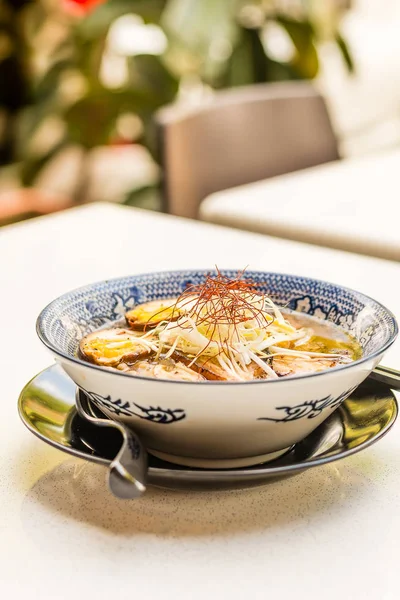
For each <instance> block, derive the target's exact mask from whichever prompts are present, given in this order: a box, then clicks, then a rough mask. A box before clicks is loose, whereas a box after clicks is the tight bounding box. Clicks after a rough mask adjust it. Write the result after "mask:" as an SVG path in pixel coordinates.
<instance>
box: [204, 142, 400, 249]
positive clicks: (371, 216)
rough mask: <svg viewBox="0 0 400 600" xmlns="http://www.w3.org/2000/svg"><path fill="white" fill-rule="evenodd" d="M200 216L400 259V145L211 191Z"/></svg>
mask: <svg viewBox="0 0 400 600" xmlns="http://www.w3.org/2000/svg"><path fill="white" fill-rule="evenodd" d="M200 218H201V219H202V220H204V221H209V222H211V223H219V224H222V225H228V226H230V227H238V228H239V229H245V230H248V231H254V232H258V233H266V234H268V235H276V236H279V237H283V238H287V239H292V240H297V241H301V242H307V243H313V244H318V245H321V246H328V247H332V248H338V249H341V250H350V251H353V252H359V253H362V254H368V255H371V256H377V257H380V258H387V259H390V260H400V227H399V222H400V150H392V151H391V152H388V153H383V154H378V155H376V156H368V157H364V158H357V159H346V160H341V161H335V162H333V163H327V164H325V165H319V166H317V167H313V168H310V169H305V170H303V171H297V172H295V173H289V174H287V175H281V176H279V177H274V178H271V179H266V180H262V181H258V182H255V183H251V184H247V185H243V186H239V187H236V188H231V189H228V190H223V191H221V192H218V193H215V194H211V195H210V196H208V197H207V198H206V199H205V200H204V201H203V202H202V204H201V206H200Z"/></svg>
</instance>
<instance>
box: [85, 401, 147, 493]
mask: <svg viewBox="0 0 400 600" xmlns="http://www.w3.org/2000/svg"><path fill="white" fill-rule="evenodd" d="M75 400H76V407H77V410H78V413H79V415H80V416H81V417H82V418H83V419H86V420H87V421H90V422H91V423H92V424H93V425H96V426H99V427H115V428H116V429H118V430H119V431H120V433H121V435H122V443H121V448H120V450H119V452H118V454H117V456H116V457H115V458H114V460H113V461H112V463H111V465H110V468H109V471H108V485H109V488H110V490H111V492H112V493H113V494H114V496H116V497H117V498H124V499H132V498H138V497H139V496H141V495H142V494H143V493H144V492H145V491H146V479H147V452H146V449H145V448H144V446H143V444H142V443H141V441H140V439H139V437H138V436H137V435H136V433H135V432H134V431H132V430H131V429H129V428H128V427H126V426H125V425H124V424H123V423H119V422H117V421H113V420H111V419H109V418H108V417H107V416H106V415H104V414H103V413H102V411H101V409H99V408H98V407H94V405H93V404H92V402H91V401H90V398H89V397H88V396H87V395H86V394H85V393H84V392H82V391H80V390H77V392H76V398H75ZM98 413H100V415H102V416H99V414H98Z"/></svg>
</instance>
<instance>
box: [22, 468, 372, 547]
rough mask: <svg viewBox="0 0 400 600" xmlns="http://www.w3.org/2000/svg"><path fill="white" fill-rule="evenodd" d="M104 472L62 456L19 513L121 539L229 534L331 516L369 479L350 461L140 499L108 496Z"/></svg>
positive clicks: (155, 490) (155, 491)
mask: <svg viewBox="0 0 400 600" xmlns="http://www.w3.org/2000/svg"><path fill="white" fill-rule="evenodd" d="M372 470H373V466H372ZM105 478H106V470H105V469H104V468H103V467H101V466H98V465H95V464H92V463H89V462H85V461H81V460H78V459H68V460H66V461H65V462H63V463H61V464H60V465H57V466H56V467H54V468H52V469H50V470H49V471H48V472H47V473H45V474H44V475H42V476H41V477H40V478H39V479H38V480H37V481H36V482H35V483H34V485H33V486H32V487H31V488H30V490H29V491H28V492H27V494H26V496H25V499H24V502H23V505H22V515H21V516H22V519H23V520H24V521H25V522H28V521H29V520H30V519H35V518H36V517H35V515H36V514H37V509H38V507H43V508H45V509H46V510H48V511H51V512H52V513H53V514H55V515H56V516H57V521H56V522H57V526H59V525H61V524H62V521H64V522H69V521H70V520H73V521H76V522H80V523H83V524H86V525H89V526H93V527H95V528H98V529H101V530H104V531H108V532H111V533H113V534H115V535H116V536H122V537H126V536H135V535H137V534H155V535H158V536H162V537H187V536H210V535H214V536H215V535H225V534H236V533H241V532H251V531H260V530H266V529H271V528H276V527H281V526H284V525H289V524H293V523H295V522H297V521H298V522H300V521H304V519H307V520H312V519H314V518H317V517H318V515H319V514H324V513H325V514H326V513H328V514H329V513H331V514H333V513H334V512H335V511H339V510H342V509H343V505H344V504H346V502H351V501H352V498H354V497H355V496H357V494H359V496H362V495H363V492H364V491H365V487H366V486H368V485H371V481H370V479H369V477H365V476H364V475H363V474H362V473H359V472H358V471H357V470H356V469H355V468H354V467H352V462H351V461H343V462H342V463H340V464H339V463H336V464H335V465H334V464H329V465H326V466H324V467H318V468H315V469H310V470H309V471H307V472H305V473H302V474H300V475H298V476H295V477H292V478H288V479H284V480H281V481H275V482H273V483H267V484H266V485H264V486H262V487H256V488H249V489H242V490H230V491H226V490H224V491H217V490H216V491H206V492H204V491H174V490H165V489H161V488H155V487H149V488H148V489H147V491H146V493H145V495H144V496H143V497H142V498H139V499H136V500H130V501H127V500H118V499H117V498H115V497H114V496H112V494H111V493H110V492H109V490H108V488H107V485H106V480H105ZM357 500H358V499H357Z"/></svg>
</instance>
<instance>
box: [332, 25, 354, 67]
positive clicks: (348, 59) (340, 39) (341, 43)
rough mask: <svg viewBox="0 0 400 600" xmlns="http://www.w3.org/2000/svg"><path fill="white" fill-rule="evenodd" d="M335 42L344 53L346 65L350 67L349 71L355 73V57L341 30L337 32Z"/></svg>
mask: <svg viewBox="0 0 400 600" xmlns="http://www.w3.org/2000/svg"><path fill="white" fill-rule="evenodd" d="M335 42H336V44H337V46H338V48H339V50H340V52H341V54H342V58H343V60H344V62H345V65H346V67H347V68H348V70H349V72H350V73H354V70H355V67H354V61H353V57H352V55H351V52H350V48H349V46H348V44H347V42H346V40H345V39H344V38H343V36H342V35H341V34H340V33H339V32H338V33H336V35H335Z"/></svg>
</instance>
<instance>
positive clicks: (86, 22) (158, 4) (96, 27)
mask: <svg viewBox="0 0 400 600" xmlns="http://www.w3.org/2000/svg"><path fill="white" fill-rule="evenodd" d="M165 5H166V0H109V1H108V2H104V3H103V4H100V5H99V6H98V7H97V8H96V9H95V10H94V11H92V12H91V13H90V14H89V15H87V16H86V17H85V19H82V20H81V21H80V23H79V24H78V26H77V33H78V35H79V36H80V37H81V38H82V39H86V40H95V39H97V38H98V37H99V36H103V35H105V34H106V33H107V31H108V29H109V27H110V25H111V24H112V23H113V22H114V21H115V20H116V19H118V17H122V16H123V15H126V14H136V15H139V16H140V17H142V19H143V21H144V22H145V23H158V22H159V20H160V17H161V14H162V12H163V10H164V8H165Z"/></svg>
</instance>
